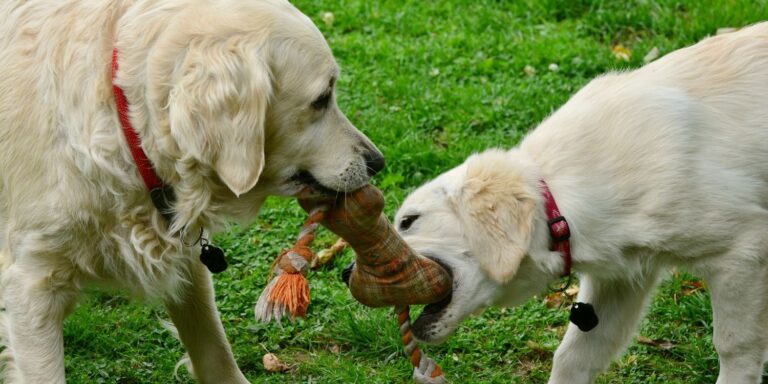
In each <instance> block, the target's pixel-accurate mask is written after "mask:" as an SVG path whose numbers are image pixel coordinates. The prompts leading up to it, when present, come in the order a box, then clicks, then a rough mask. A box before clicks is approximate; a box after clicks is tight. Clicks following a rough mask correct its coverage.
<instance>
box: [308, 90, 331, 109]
mask: <svg viewBox="0 0 768 384" xmlns="http://www.w3.org/2000/svg"><path fill="white" fill-rule="evenodd" d="M330 101H331V90H330V89H329V90H328V91H327V92H325V93H323V94H322V95H320V97H318V98H317V99H315V101H313V102H312V104H310V106H312V109H314V110H318V111H319V110H321V109H325V108H326V107H327V106H328V102H330Z"/></svg>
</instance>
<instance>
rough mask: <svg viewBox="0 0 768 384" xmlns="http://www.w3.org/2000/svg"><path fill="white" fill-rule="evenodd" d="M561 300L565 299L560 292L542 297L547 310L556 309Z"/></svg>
mask: <svg viewBox="0 0 768 384" xmlns="http://www.w3.org/2000/svg"><path fill="white" fill-rule="evenodd" d="M563 300H565V298H564V297H563V293H562V292H552V293H550V294H549V295H547V296H545V297H544V305H546V306H547V308H557V307H559V306H560V305H562V303H563Z"/></svg>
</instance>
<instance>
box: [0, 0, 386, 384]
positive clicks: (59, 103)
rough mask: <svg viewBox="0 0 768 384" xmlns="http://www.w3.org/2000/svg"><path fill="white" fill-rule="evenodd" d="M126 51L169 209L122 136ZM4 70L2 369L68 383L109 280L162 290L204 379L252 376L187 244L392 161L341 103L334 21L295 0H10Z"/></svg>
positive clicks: (139, 122)
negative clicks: (70, 341)
mask: <svg viewBox="0 0 768 384" xmlns="http://www.w3.org/2000/svg"><path fill="white" fill-rule="evenodd" d="M113 51H114V52H116V56H115V58H116V60H115V62H116V64H117V67H118V69H117V71H116V72H115V79H114V83H115V84H116V86H118V87H119V88H121V89H122V90H123V91H124V94H125V96H126V99H127V105H128V111H129V113H128V121H129V123H130V125H132V128H131V129H132V130H133V131H135V132H136V133H137V134H138V137H139V139H140V147H139V146H138V145H137V146H134V149H136V148H140V149H143V151H144V152H145V153H146V156H147V158H148V159H149V161H150V162H151V165H152V167H153V168H154V170H155V172H156V175H157V176H159V178H160V179H161V180H162V182H164V183H165V185H166V186H168V187H169V188H172V190H173V192H175V203H172V204H171V206H170V207H169V208H170V209H171V212H170V214H166V216H168V218H169V219H170V220H167V219H166V218H165V217H164V216H163V215H161V214H160V212H159V211H158V208H157V207H156V206H155V205H154V204H153V201H152V200H151V199H150V194H149V192H148V191H147V188H146V187H145V184H144V182H143V181H142V178H141V177H140V175H139V171H138V168H137V167H138V166H137V164H136V163H135V161H134V158H133V157H132V155H131V150H130V149H129V145H128V144H127V142H126V138H125V137H124V134H123V128H121V123H120V121H119V117H118V110H117V107H116V105H117V104H116V103H117V102H116V99H115V92H113V81H112V74H111V68H112V61H113ZM0 73H1V74H2V76H0V265H2V299H3V300H4V303H5V306H6V310H5V313H4V316H3V318H4V321H3V323H2V326H1V327H0V329H2V334H3V339H4V341H3V342H4V344H5V351H4V352H3V357H4V360H5V364H4V366H5V371H6V372H5V375H6V376H5V379H4V380H2V379H0V381H3V382H6V383H8V382H24V383H44V384H51V383H64V381H65V380H64V353H63V340H62V321H63V320H64V318H65V317H66V316H67V315H68V314H69V312H70V311H71V310H72V309H73V307H74V305H75V303H76V300H77V297H78V294H79V292H80V291H81V289H82V288H83V287H84V286H87V285H89V284H94V283H96V284H101V285H106V286H110V287H118V288H121V289H127V290H130V291H131V292H133V293H135V294H137V295H140V296H148V297H157V298H160V299H162V300H163V301H164V302H165V304H166V306H167V309H168V311H169V313H170V316H171V318H172V320H173V322H174V324H175V326H176V327H177V328H178V330H179V334H180V338H181V341H182V342H183V343H184V345H185V347H186V349H187V351H188V353H189V355H190V358H191V363H192V366H193V368H194V372H195V374H196V375H197V378H198V379H199V380H200V381H201V382H204V383H245V382H247V381H246V379H245V377H244V376H243V374H242V373H241V372H240V370H239V369H238V368H237V365H236V363H235V360H234V358H233V356H232V352H231V349H230V346H229V344H228V342H227V340H226V337H225V336H224V332H223V328H222V325H221V322H220V320H219V317H218V313H217V310H216V305H215V303H214V300H213V291H212V286H211V279H210V276H209V273H208V271H206V270H205V268H204V267H203V265H202V264H201V263H200V261H198V260H197V258H198V252H200V248H199V247H190V246H186V245H184V244H183V243H182V238H183V237H184V235H186V243H192V242H194V240H195V239H196V238H197V237H198V234H199V233H201V232H200V231H202V230H206V231H210V230H217V229H219V228H221V225H222V223H224V222H225V221H227V220H229V219H235V220H251V219H253V217H254V216H255V214H256V213H257V211H258V210H259V207H260V205H261V204H262V202H263V201H264V199H265V197H266V196H268V195H284V196H292V195H297V194H299V192H300V191H303V190H304V191H306V190H307V187H308V186H310V187H312V189H313V190H315V191H317V190H320V191H322V192H334V193H335V192H345V191H350V190H354V189H356V188H359V187H361V186H363V185H365V184H366V183H367V182H368V181H369V179H370V176H371V175H372V174H374V173H375V172H377V171H378V170H380V169H381V168H382V167H383V158H382V157H381V154H380V153H379V152H378V150H377V149H376V148H375V147H374V145H373V144H372V143H371V142H370V141H369V140H368V139H367V138H366V137H365V136H363V135H362V134H361V133H360V132H358V131H357V129H356V128H355V127H354V126H353V125H352V124H351V123H350V122H349V121H348V120H347V118H346V117H345V116H344V114H342V112H340V111H339V109H338V107H337V105H336V102H335V97H334V83H335V81H336V79H337V77H338V75H339V68H338V65H337V64H336V62H335V61H334V58H333V56H332V54H331V51H330V49H329V48H328V45H327V44H326V42H325V40H324V39H323V37H322V35H321V34H320V32H319V31H318V29H317V28H316V27H315V26H314V25H313V24H312V22H311V21H310V20H309V18H307V17H306V16H304V15H303V14H301V13H300V12H299V11H298V10H297V9H295V8H294V7H293V6H292V5H290V4H289V3H288V2H286V1H284V0H215V1H214V0H211V1H203V0H165V1H163V0H122V1H117V0H111V1H92V0H79V1H66V2H59V1H44V0H5V1H3V2H2V5H0ZM146 168H147V167H144V168H142V169H146Z"/></svg>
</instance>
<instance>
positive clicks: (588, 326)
mask: <svg viewBox="0 0 768 384" xmlns="http://www.w3.org/2000/svg"><path fill="white" fill-rule="evenodd" d="M568 319H569V320H570V321H571V323H573V324H575V325H576V326H577V327H579V329H580V330H581V331H582V332H589V331H591V330H592V329H594V328H595V327H596V326H597V323H598V322H599V321H598V320H597V314H595V307H593V306H592V304H589V303H573V305H572V306H571V315H570V316H569V318H568Z"/></svg>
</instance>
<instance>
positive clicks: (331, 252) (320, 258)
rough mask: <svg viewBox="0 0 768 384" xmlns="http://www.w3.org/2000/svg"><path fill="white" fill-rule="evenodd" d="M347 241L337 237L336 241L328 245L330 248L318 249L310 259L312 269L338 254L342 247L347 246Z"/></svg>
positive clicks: (326, 262)
mask: <svg viewBox="0 0 768 384" xmlns="http://www.w3.org/2000/svg"><path fill="white" fill-rule="evenodd" d="M347 245H348V244H347V242H346V241H344V239H342V238H339V239H338V240H336V243H334V244H333V245H331V246H330V248H326V249H323V250H320V251H319V252H317V253H316V254H315V257H314V258H313V259H312V263H311V267H312V269H314V268H317V267H318V266H321V265H325V264H328V262H330V261H331V260H333V258H334V257H335V256H336V255H338V254H339V253H340V252H341V251H343V250H344V248H346V247H347Z"/></svg>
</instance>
